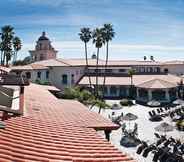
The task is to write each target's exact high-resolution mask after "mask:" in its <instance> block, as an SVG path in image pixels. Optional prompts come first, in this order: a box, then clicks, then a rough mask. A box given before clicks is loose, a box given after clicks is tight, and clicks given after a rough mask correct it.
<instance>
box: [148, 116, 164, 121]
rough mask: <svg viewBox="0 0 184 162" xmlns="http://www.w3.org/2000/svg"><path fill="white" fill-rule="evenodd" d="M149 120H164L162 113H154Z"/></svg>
mask: <svg viewBox="0 0 184 162" xmlns="http://www.w3.org/2000/svg"><path fill="white" fill-rule="evenodd" d="M149 120H150V121H152V122H159V121H162V117H161V116H160V115H154V116H152V117H151V118H150V119H149Z"/></svg>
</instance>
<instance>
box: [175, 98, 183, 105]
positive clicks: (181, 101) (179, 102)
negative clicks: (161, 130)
mask: <svg viewBox="0 0 184 162" xmlns="http://www.w3.org/2000/svg"><path fill="white" fill-rule="evenodd" d="M173 104H175V105H182V104H184V101H183V100H181V99H177V100H175V101H173Z"/></svg>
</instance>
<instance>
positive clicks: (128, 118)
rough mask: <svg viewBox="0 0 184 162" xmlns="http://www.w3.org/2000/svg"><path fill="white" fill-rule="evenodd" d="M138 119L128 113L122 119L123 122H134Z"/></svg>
mask: <svg viewBox="0 0 184 162" xmlns="http://www.w3.org/2000/svg"><path fill="white" fill-rule="evenodd" d="M137 118H138V117H137V116H136V115H134V114H132V113H127V114H126V115H125V116H123V117H122V120H127V121H132V120H136V119H137Z"/></svg>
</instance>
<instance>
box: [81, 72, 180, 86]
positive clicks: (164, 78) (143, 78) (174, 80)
mask: <svg viewBox="0 0 184 162" xmlns="http://www.w3.org/2000/svg"><path fill="white" fill-rule="evenodd" d="M90 78H91V81H92V84H95V83H96V77H90ZM132 78H133V84H134V85H135V86H139V85H141V84H144V83H145V82H150V81H153V80H160V82H162V83H163V82H164V83H165V82H167V86H171V85H172V87H174V85H175V86H177V84H178V83H179V82H180V81H181V77H178V76H175V75H171V74H168V75H164V74H162V75H133V77H132ZM103 79H104V77H98V84H99V85H102V84H103ZM78 84H79V85H89V79H88V77H86V76H84V77H83V78H82V79H81V80H80V81H79V83H78ZM168 84H169V85H168ZM106 85H125V86H126V85H129V86H130V85H131V79H130V77H106ZM164 85H165V86H166V84H164Z"/></svg>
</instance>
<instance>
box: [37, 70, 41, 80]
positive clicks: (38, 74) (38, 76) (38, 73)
mask: <svg viewBox="0 0 184 162" xmlns="http://www.w3.org/2000/svg"><path fill="white" fill-rule="evenodd" d="M37 78H39V79H40V78H41V72H40V71H38V72H37Z"/></svg>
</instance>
